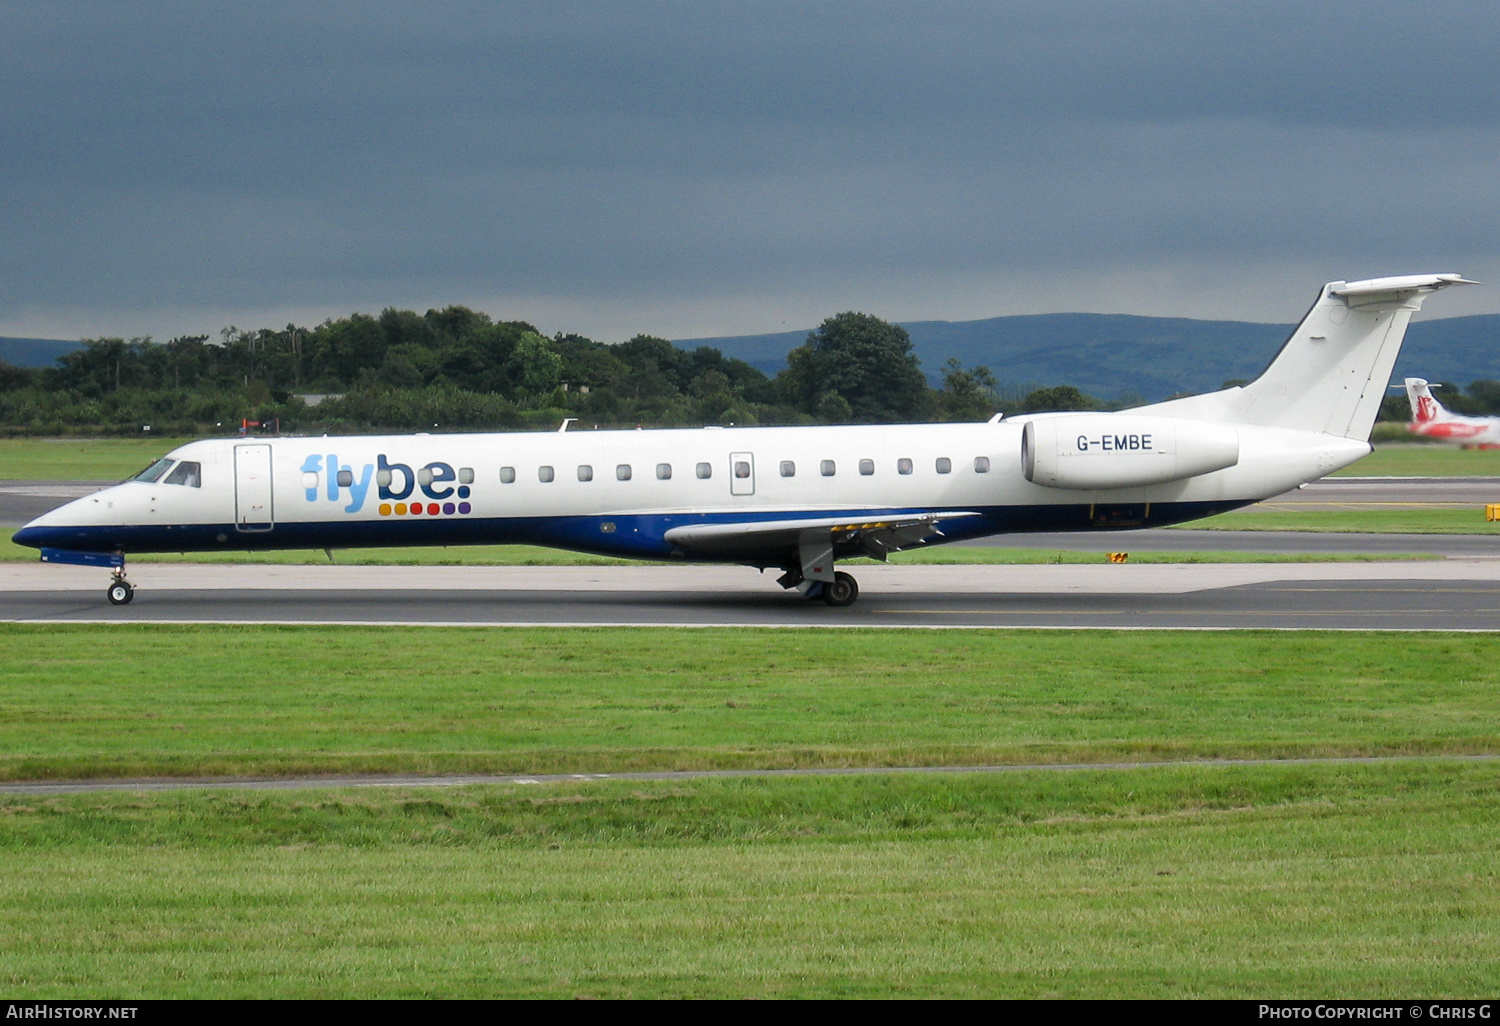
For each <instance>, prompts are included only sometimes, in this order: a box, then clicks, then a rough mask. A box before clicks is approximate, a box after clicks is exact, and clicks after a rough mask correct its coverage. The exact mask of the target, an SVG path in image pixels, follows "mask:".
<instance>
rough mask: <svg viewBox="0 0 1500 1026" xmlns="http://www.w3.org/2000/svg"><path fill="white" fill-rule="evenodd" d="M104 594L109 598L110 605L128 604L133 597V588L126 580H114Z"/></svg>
mask: <svg viewBox="0 0 1500 1026" xmlns="http://www.w3.org/2000/svg"><path fill="white" fill-rule="evenodd" d="M104 594H105V595H106V596H107V597H108V598H109V601H110V604H111V605H116V606H123V605H128V604H129V602H130V600H131V599H133V598H135V588H133V587H132V586H131V585H130V584H129V583H128V582H126V581H116V582H115V583H113V584H111V585H110V586H109V590H108V591H106V592H105V593H104Z"/></svg>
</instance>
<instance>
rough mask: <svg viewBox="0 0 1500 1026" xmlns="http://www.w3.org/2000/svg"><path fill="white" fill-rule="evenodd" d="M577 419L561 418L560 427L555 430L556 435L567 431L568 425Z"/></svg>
mask: <svg viewBox="0 0 1500 1026" xmlns="http://www.w3.org/2000/svg"><path fill="white" fill-rule="evenodd" d="M577 419H578V418H577V417H564V418H563V422H562V427H560V428H558V429H557V433H558V434H562V433H563V432H565V431H567V430H568V425H569V424H572V423H573V422H574V421H576V420H577Z"/></svg>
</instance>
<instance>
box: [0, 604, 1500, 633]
mask: <svg viewBox="0 0 1500 1026" xmlns="http://www.w3.org/2000/svg"><path fill="white" fill-rule="evenodd" d="M1407 612H1409V610H1404V609H1393V610H1390V611H1389V612H1388V613H1387V614H1385V615H1389V616H1400V615H1403V614H1405V613H1407ZM1441 612H1451V610H1441ZM986 615H1002V614H997V613H993V612H987V614H986ZM1008 615H1012V616H1014V615H1016V614H1014V613H1012V614H1008ZM1031 615H1037V616H1056V615H1062V614H1058V613H1037V614H1031ZM1262 615H1265V614H1262ZM1275 615H1277V616H1295V615H1298V614H1296V613H1287V612H1285V611H1284V610H1277V611H1276V613H1275ZM0 623H17V624H27V625H29V626H49V627H68V626H71V625H74V624H77V625H81V626H99V625H105V626H118V627H141V626H153V625H159V626H163V627H441V628H455V627H467V628H470V629H474V630H496V629H511V630H533V629H535V628H538V627H555V628H559V629H563V628H566V629H568V630H578V629H594V628H609V629H612V630H613V629H619V628H651V629H653V630H735V631H739V630H773V631H786V630H841V631H844V630H847V631H859V630H869V631H897V630H899V631H1197V632H1199V633H1213V632H1228V631H1279V632H1282V633H1295V632H1298V631H1300V632H1303V633H1308V634H1328V633H1345V634H1349V633H1362V634H1497V633H1500V627H1276V626H1270V625H1249V626H1226V625H1221V624H1215V625H1213V626H1209V627H1191V626H1184V625H1181V624H1177V625H1171V624H1168V625H1160V624H1118V625H1116V624H1082V623H1076V624H1075V623H808V622H806V621H801V622H772V621H767V622H760V623H670V622H656V621H643V620H578V621H562V620H536V621H532V620H167V619H162V620H99V619H93V618H88V619H85V618H79V619H76V620H72V619H69V620H62V619H40V618H35V617H33V618H31V619H20V618H17V617H0Z"/></svg>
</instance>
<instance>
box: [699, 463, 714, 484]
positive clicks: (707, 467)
mask: <svg viewBox="0 0 1500 1026" xmlns="http://www.w3.org/2000/svg"><path fill="white" fill-rule="evenodd" d="M713 476H714V467H713V464H712V463H700V464H698V480H700V481H707V480H708V479H709V478H711V477H713Z"/></svg>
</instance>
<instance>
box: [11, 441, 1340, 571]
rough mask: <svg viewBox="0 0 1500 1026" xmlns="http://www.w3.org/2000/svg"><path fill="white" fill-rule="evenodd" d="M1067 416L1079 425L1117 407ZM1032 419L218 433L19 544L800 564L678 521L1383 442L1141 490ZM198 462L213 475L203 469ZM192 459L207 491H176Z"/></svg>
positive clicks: (1267, 486)
mask: <svg viewBox="0 0 1500 1026" xmlns="http://www.w3.org/2000/svg"><path fill="white" fill-rule="evenodd" d="M1067 416H1069V418H1070V420H1069V422H1068V423H1069V424H1077V423H1093V422H1091V421H1082V422H1080V421H1078V420H1076V418H1078V417H1085V418H1088V417H1097V418H1109V417H1111V416H1112V415H1110V414H1082V415H1079V414H1072V415H1067ZM1030 419H1037V418H1018V419H1016V420H1013V421H1007V420H1001V421H992V422H989V423H985V424H919V425H898V426H880V427H801V428H729V429H716V428H706V429H699V430H647V431H642V430H637V431H567V432H547V433H504V434H452V435H374V436H348V437H322V438H270V439H253V438H238V439H215V440H208V441H200V442H192V443H190V444H188V445H184V446H181V447H180V448H178V449H176V450H174V451H173V452H172V453H170V454H169V459H171V460H172V461H173V463H172V464H170V465H168V466H167V467H166V468H165V469H164V470H163V471H162V472H161V473H160V474H159V475H158V479H157V480H155V481H142V480H132V481H127V482H124V483H122V484H120V485H117V486H114V487H112V488H109V489H106V490H104V491H102V492H99V493H97V494H95V495H91V496H88V497H86V498H83V499H79V500H77V501H75V502H72V503H69V504H68V505H66V506H63V507H61V508H59V509H57V510H54V511H53V512H51V513H48V514H46V515H45V516H43V517H41V518H39V519H37V520H36V521H34V522H33V523H31V524H29V525H27V527H26V528H24V529H23V530H22V531H21V532H19V533H18V534H17V536H16V539H15V540H16V541H17V542H19V543H21V544H28V545H35V546H37V547H40V548H53V549H60V550H77V551H91V552H125V553H133V552H151V551H195V550H213V549H263V548H294V547H296V548H302V547H324V546H329V547H349V546H378V545H421V544H458V543H484V542H495V543H506V542H533V543H538V544H548V545H556V546H561V547H566V548H573V549H580V550H586V551H593V552H602V553H613V554H619V555H626V556H641V557H650V558H661V557H663V556H677V557H685V558H718V559H727V560H733V561H738V562H753V563H760V564H762V565H788V564H789V563H791V562H793V561H794V560H795V556H794V555H791V554H788V553H787V552H785V551H784V549H785V546H784V544H783V543H782V542H779V541H776V542H767V544H766V547H765V548H764V549H760V548H757V546H756V544H755V542H754V540H753V538H752V539H751V540H750V541H747V542H746V544H745V545H744V546H741V547H740V548H738V549H736V550H735V551H733V552H728V553H722V552H721V553H717V554H713V555H710V554H708V553H705V552H695V551H692V550H691V549H690V548H689V549H686V550H684V548H683V547H682V546H680V545H674V544H673V543H672V542H671V541H669V540H667V538H666V533H667V532H668V531H669V530H671V529H672V528H673V527H680V526H683V525H695V524H715V523H739V522H746V523H752V524H753V523H754V522H755V521H757V520H768V519H778V520H781V521H785V520H787V519H797V518H816V517H821V518H828V517H830V516H839V515H843V514H860V515H865V514H870V515H874V514H883V513H886V512H899V513H909V514H923V513H925V514H942V515H946V511H962V512H963V513H964V514H965V516H964V517H963V518H962V519H958V520H952V521H945V524H946V526H945V524H939V527H940V528H941V531H940V533H939V534H938V535H936V536H935V537H933V538H932V539H931V540H932V541H943V540H953V539H955V538H961V537H973V536H977V535H985V534H996V533H1003V532H1007V531H1016V530H1087V529H1090V528H1098V527H1125V526H1144V525H1155V524H1163V523H1172V522H1179V521H1183V520H1189V519H1193V518H1195V517H1200V516H1205V515H1208V514H1211V513H1215V512H1220V511H1222V510H1225V509H1230V508H1234V507H1236V506H1240V505H1243V504H1246V503H1249V502H1254V501H1256V500H1259V499H1263V498H1266V497H1269V496H1272V495H1276V494H1279V493H1281V492H1283V491H1286V490H1287V489H1289V488H1294V487H1296V486H1297V485H1299V484H1302V483H1304V482H1307V481H1310V480H1314V479H1316V478H1318V477H1321V476H1323V475H1324V474H1327V473H1329V472H1331V471H1333V470H1336V469H1338V468H1339V467H1342V466H1345V465H1347V464H1349V463H1352V462H1353V461H1354V460H1356V459H1358V458H1359V457H1361V456H1363V455H1365V454H1366V453H1367V452H1368V451H1369V446H1368V444H1367V443H1365V442H1362V441H1355V440H1351V439H1347V438H1342V437H1336V436H1332V435H1325V434H1317V433H1311V432H1305V431H1293V430H1287V429H1281V428H1269V427H1249V426H1241V427H1239V428H1238V429H1237V430H1238V435H1239V438H1238V444H1239V458H1238V462H1237V463H1235V465H1233V466H1230V467H1227V468H1225V469H1221V470H1217V471H1214V472H1212V473H1207V474H1200V475H1197V476H1193V477H1188V478H1185V479H1181V480H1173V481H1168V482H1165V483H1159V484H1151V485H1144V486H1136V487H1117V488H1108V489H1092V490H1078V489H1068V488H1054V487H1046V486H1043V485H1040V484H1035V483H1032V482H1031V481H1028V480H1027V479H1026V477H1025V475H1024V474H1023V470H1022V461H1021V438H1022V429H1023V425H1024V423H1025V422H1026V421H1027V420H1030ZM1098 423H1100V424H1103V425H1105V426H1106V427H1107V426H1108V423H1109V422H1108V420H1107V419H1106V420H1100V421H1099V422H1098ZM1122 458H1123V457H1122ZM182 463H187V464H194V463H195V464H197V465H198V467H197V468H196V469H195V470H193V471H192V472H191V473H189V474H187V475H184V474H183V472H182V470H183V468H180V467H179V464H182ZM173 468H177V477H178V478H179V481H186V482H187V483H175V484H174V483H169V482H170V481H171V480H172V477H173ZM737 471H738V476H737ZM862 471H864V472H862ZM341 478H342V479H341ZM194 479H196V481H197V483H196V484H193V483H192V481H193V480H194Z"/></svg>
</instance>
